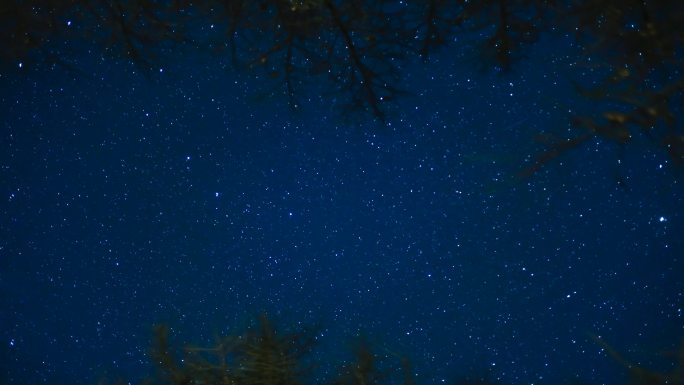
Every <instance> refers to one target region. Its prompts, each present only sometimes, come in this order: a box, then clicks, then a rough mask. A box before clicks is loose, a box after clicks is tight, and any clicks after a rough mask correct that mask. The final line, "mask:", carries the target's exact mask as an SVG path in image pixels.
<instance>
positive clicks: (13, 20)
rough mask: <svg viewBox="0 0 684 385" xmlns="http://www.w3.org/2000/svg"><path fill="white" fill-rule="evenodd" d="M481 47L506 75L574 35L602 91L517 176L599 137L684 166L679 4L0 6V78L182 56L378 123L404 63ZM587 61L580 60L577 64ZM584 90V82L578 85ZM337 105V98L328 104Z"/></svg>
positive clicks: (115, 2)
mask: <svg viewBox="0 0 684 385" xmlns="http://www.w3.org/2000/svg"><path fill="white" fill-rule="evenodd" d="M467 34H469V35H468V36H478V37H480V41H478V42H477V46H476V48H477V49H478V50H479V52H480V53H481V54H482V63H483V64H485V65H487V66H490V67H498V68H500V69H502V70H506V69H508V68H510V67H511V66H514V65H516V63H517V61H518V60H520V59H521V57H522V56H523V54H524V53H525V51H526V49H527V47H528V46H529V45H531V44H533V43H534V42H536V41H537V40H538V39H539V38H540V36H544V35H557V36H561V35H563V36H567V35H568V34H571V35H573V36H574V39H575V40H574V41H575V44H579V45H580V46H581V47H582V49H583V55H585V57H591V58H592V63H596V66H597V68H596V71H595V73H599V74H601V78H602V81H601V82H600V84H598V85H596V84H595V79H594V80H592V84H589V85H585V87H582V86H578V92H579V93H580V94H581V95H582V96H584V97H588V98H593V99H596V100H598V101H599V102H600V103H601V104H600V105H602V106H605V108H604V109H603V111H602V112H600V113H598V114H587V115H586V116H577V117H576V118H575V119H574V124H575V125H576V126H577V127H578V130H577V133H576V135H574V136H570V137H564V138H552V139H550V140H549V141H548V143H546V146H547V150H546V151H545V152H543V153H542V154H540V155H539V156H538V157H537V159H536V160H535V161H534V162H532V163H531V164H530V166H529V167H528V168H527V169H526V170H524V171H523V174H531V173H533V172H534V171H536V170H537V169H538V168H539V167H541V166H542V165H543V164H544V163H546V162H548V161H549V160H551V159H554V158H555V157H556V156H557V155H558V154H561V153H563V152H564V151H567V150H568V149H571V148H573V147H576V146H579V145H581V144H583V143H585V142H587V141H589V140H591V139H593V138H596V137H600V138H602V139H606V140H609V141H612V142H615V143H618V144H621V145H622V144H627V143H629V141H630V139H631V138H632V137H633V136H634V135H641V134H643V135H647V136H648V137H650V138H652V140H653V142H654V143H656V144H657V145H658V146H661V147H662V148H664V149H665V150H666V151H667V152H668V153H669V155H670V158H671V160H672V163H673V164H675V165H677V166H684V129H682V123H681V117H680V116H679V115H681V112H682V107H683V106H682V104H683V98H682V94H683V91H684V74H683V73H682V70H683V68H682V67H683V65H684V50H683V49H684V2H683V1H681V0H470V1H468V0H403V1H386V0H260V1H252V0H205V1H189V0H175V1H164V0H32V1H31V0H29V1H22V0H7V1H3V2H2V5H0V41H1V42H2V46H1V48H0V58H1V60H2V62H3V64H4V65H5V66H7V65H9V66H17V65H19V63H21V65H22V66H31V65H39V64H50V65H57V64H61V65H65V66H73V64H71V62H70V58H69V57H67V56H65V52H66V50H65V49H64V46H65V43H74V42H82V41H87V42H90V41H95V42H97V43H98V44H97V47H99V48H101V50H102V51H101V52H100V53H98V54H103V53H104V54H109V55H113V56H117V57H123V58H125V59H127V60H130V61H131V62H133V63H135V64H136V65H138V66H139V67H140V68H141V69H142V70H146V69H150V68H152V67H153V66H154V64H155V63H157V62H158V61H159V60H164V59H169V57H170V56H171V54H172V53H173V52H176V51H175V50H177V49H180V48H181V47H186V48H187V47H190V48H192V49H196V50H204V51H209V52H214V53H216V54H218V55H227V57H229V58H230V60H231V61H232V63H233V64H234V66H235V67H236V68H242V69H249V70H253V71H259V72H260V73H262V74H265V75H267V76H268V77H269V78H271V79H273V80H275V81H278V82H280V83H279V84H281V85H282V89H283V91H284V93H285V94H286V95H287V98H288V99H289V101H290V104H291V106H292V107H294V108H298V107H299V106H300V105H301V102H299V101H298V99H297V96H298V93H299V91H300V90H301V88H302V87H303V86H305V85H306V84H311V83H312V82H316V83H321V81H320V80H323V82H322V83H323V84H327V85H328V89H329V90H330V93H331V94H332V95H334V97H335V98H336V99H337V100H341V101H343V102H344V103H345V111H351V112H353V113H355V114H357V115H358V114H361V115H363V114H365V113H369V114H371V116H373V117H375V118H377V119H379V120H381V121H384V120H385V118H386V114H387V111H388V107H390V106H391V105H392V103H393V102H394V101H395V100H396V99H397V98H398V97H400V96H401V95H402V94H403V93H404V92H406V91H409V90H403V89H401V87H400V84H401V77H402V73H401V69H402V64H403V63H406V61H407V60H411V59H412V58H415V57H422V58H423V59H424V60H429V58H430V55H431V54H432V53H434V52H435V51H437V50H444V49H472V48H473V47H463V46H460V47H459V46H457V43H454V41H455V38H456V37H459V36H462V35H467ZM580 59H581V58H578V60H580ZM582 80H583V79H577V82H578V84H580V85H581V84H582ZM331 97H333V96H331Z"/></svg>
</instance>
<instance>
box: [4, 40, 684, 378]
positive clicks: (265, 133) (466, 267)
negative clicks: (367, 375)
mask: <svg viewBox="0 0 684 385" xmlns="http://www.w3.org/2000/svg"><path fill="white" fill-rule="evenodd" d="M556 43H557V42H554V41H545V42H544V41H542V42H540V43H538V44H537V45H535V46H534V47H532V48H530V49H529V51H528V52H527V55H526V56H527V58H525V59H524V60H522V61H520V62H518V63H516V65H515V66H514V67H513V69H512V70H511V71H510V72H507V73H500V72H498V71H496V70H482V69H481V68H478V66H477V65H474V64H473V62H474V59H473V57H472V55H470V53H469V52H467V51H466V52H462V51H463V50H459V49H458V46H452V47H450V48H448V49H446V50H444V51H442V52H440V53H438V54H436V55H435V56H433V57H432V58H431V61H430V62H429V63H423V62H422V61H418V60H416V61H415V62H412V61H409V62H407V63H405V64H403V65H402V67H401V70H402V87H403V88H404V89H406V90H408V91H410V93H411V94H410V95H407V96H406V97H405V98H403V99H401V100H399V101H398V103H397V105H396V106H395V108H394V109H393V110H392V112H391V113H390V114H389V115H388V116H389V117H388V120H387V125H385V126H383V125H380V124H378V123H377V122H374V121H373V120H372V119H369V118H361V119H355V120H356V121H355V122H352V123H349V122H347V119H345V116H341V115H342V113H341V112H340V110H339V106H338V103H337V102H336V99H335V97H334V95H333V96H331V95H329V94H326V93H323V92H319V90H318V89H317V88H316V86H315V85H312V86H309V87H308V88H307V87H304V88H303V89H302V91H301V92H302V94H301V95H300V96H301V101H302V103H301V104H302V105H301V108H299V109H297V110H296V111H292V110H291V109H290V108H289V106H288V103H287V99H286V98H285V97H284V96H283V95H282V92H280V91H278V90H276V91H273V90H272V88H269V87H271V86H272V84H271V83H272V82H270V81H269V79H268V78H267V77H264V76H260V75H258V74H257V75H255V74H253V73H249V72H241V71H235V70H233V69H231V68H230V67H228V66H226V64H225V63H223V62H222V61H221V60H217V59H216V58H213V57H208V56H202V55H178V57H174V58H173V60H168V61H164V62H163V63H161V64H159V65H158V68H155V71H154V73H153V74H152V75H151V76H144V75H143V74H141V73H140V71H139V70H138V69H137V68H136V67H135V66H132V65H130V64H129V63H125V62H124V61H122V60H115V59H111V58H102V57H101V56H99V55H96V54H93V53H89V52H87V51H86V52H82V53H81V54H80V56H77V57H75V58H74V63H75V64H76V67H77V68H78V69H79V70H78V71H72V70H69V69H65V68H62V67H60V66H40V65H37V66H33V67H31V66H28V65H22V66H21V67H19V65H18V64H17V65H15V66H12V67H11V68H8V67H3V69H2V73H1V74H0V75H1V76H0V101H1V103H0V108H1V112H0V115H1V116H3V119H2V123H1V124H2V130H1V132H0V189H1V191H0V343H1V344H2V348H1V350H0V351H1V352H2V357H1V361H2V362H1V363H0V368H2V369H1V370H0V372H1V373H0V375H1V376H2V377H1V378H2V381H3V383H7V384H23V383H51V384H59V383H74V384H85V383H93V382H95V381H97V380H98V379H100V378H103V377H108V378H117V377H123V378H127V379H130V381H132V382H133V383H136V381H139V379H140V378H142V377H143V376H144V375H146V374H150V373H151V371H152V369H151V366H150V363H149V359H148V351H149V346H150V341H151V338H152V325H154V324H155V323H167V324H168V325H170V326H171V328H172V331H173V333H174V338H175V340H176V341H178V343H179V344H181V343H183V342H194V343H198V344H202V343H207V344H208V343H210V342H211V341H212V336H213V335H214V334H215V333H217V332H219V333H231V332H240V331H242V330H243V329H244V327H245V325H247V324H249V322H250V320H251V319H253V318H254V316H255V315H256V314H259V313H260V312H262V311H265V312H267V313H268V314H270V315H271V316H272V317H273V318H274V319H275V320H277V321H278V323H279V324H281V325H284V326H288V325H290V326H292V325H294V326H295V327H296V326H297V325H307V324H316V325H319V329H320V330H319V332H318V340H319V345H318V347H317V348H316V349H315V350H314V356H313V359H314V360H318V361H320V362H322V363H323V365H322V366H321V367H322V368H324V370H323V372H324V373H320V374H319V376H320V379H318V380H316V381H315V382H321V383H324V381H325V379H326V378H328V377H326V376H329V375H331V374H332V372H333V371H334V368H335V367H337V366H339V365H340V364H341V362H342V361H343V360H344V359H347V358H349V355H350V353H349V352H350V346H351V341H353V338H354V337H355V336H357V335H359V334H361V333H363V334H365V335H368V336H369V338H370V339H371V341H373V342H374V344H375V346H376V348H377V350H378V351H379V352H381V353H382V352H395V353H397V354H402V355H405V356H407V357H408V358H410V359H411V361H412V363H413V366H414V368H415V372H416V376H417V384H421V385H433V384H441V383H448V384H453V383H454V381H455V379H457V378H459V377H460V376H463V375H467V374H470V373H483V372H486V371H490V372H491V373H492V377H494V378H497V379H500V380H501V381H502V383H504V384H538V383H539V384H543V383H548V384H550V383H569V380H570V379H571V378H573V377H575V376H578V377H580V378H582V379H585V380H586V381H587V383H593V384H602V383H615V379H616V378H620V377H619V376H621V375H622V373H623V370H621V368H620V367H619V365H618V364H616V363H615V362H613V361H611V359H610V358H609V357H608V355H607V354H606V353H605V351H603V350H602V349H601V347H600V346H599V345H598V344H597V343H596V342H595V341H594V340H593V339H592V337H591V336H592V335H596V336H600V337H601V338H602V339H604V340H605V341H606V342H608V343H609V344H611V345H613V346H614V347H615V348H616V349H617V350H619V351H621V352H624V353H625V355H626V356H627V357H629V358H630V359H633V360H635V361H637V360H639V362H642V363H645V364H653V365H659V364H662V363H661V362H660V361H661V359H662V356H661V355H660V354H658V352H663V351H668V350H672V349H674V348H675V347H676V346H677V344H678V342H679V340H680V337H681V335H682V332H683V331H684V330H683V329H684V316H683V314H682V312H683V310H682V308H683V306H684V280H682V279H681V276H682V274H681V272H682V271H684V260H683V258H682V256H683V255H684V254H683V251H684V238H683V237H682V234H684V215H683V211H682V207H683V200H684V194H683V193H684V188H683V186H682V183H681V180H682V175H681V172H678V171H676V170H673V168H672V166H671V165H670V163H669V160H668V158H667V155H666V154H665V153H664V152H663V151H661V150H660V149H658V148H656V147H654V146H653V145H652V143H651V142H649V141H648V139H647V138H640V137H636V138H635V139H634V141H633V143H630V144H629V145H628V146H625V147H624V148H619V147H618V146H616V145H615V144H612V143H608V142H606V141H601V140H598V139H597V140H593V141H591V142H590V143H589V144H588V145H586V146H583V147H580V148H577V149H574V150H572V151H569V152H568V153H566V154H563V155H562V156H561V157H560V158H559V159H558V160H557V161H554V162H552V163H550V164H548V165H546V166H545V167H544V168H542V169H541V170H540V171H539V172H538V173H537V174H535V175H533V176H532V177H529V178H526V179H522V180H519V179H515V178H512V176H513V175H514V174H515V173H516V172H517V171H519V170H520V169H521V168H523V167H524V166H525V164H526V163H525V162H529V160H530V159H531V157H533V156H534V155H535V154H536V153H538V152H539V151H540V150H541V149H542V147H541V146H540V145H539V143H538V142H535V137H537V136H538V134H539V133H540V132H547V131H550V132H556V133H561V134H562V133H568V132H572V130H574V128H572V127H571V125H570V124H569V121H570V118H571V117H572V116H573V114H576V113H579V112H581V111H583V109H591V108H592V105H591V103H590V102H588V101H586V100H583V99H581V98H579V97H578V96H577V95H576V93H575V90H574V88H573V83H572V81H573V80H574V79H577V78H582V77H583V76H585V77H586V76H587V75H589V77H591V74H587V73H586V68H583V67H582V66H579V65H577V58H576V55H575V53H574V52H569V51H572V50H571V49H568V48H562V47H564V45H559V44H556Z"/></svg>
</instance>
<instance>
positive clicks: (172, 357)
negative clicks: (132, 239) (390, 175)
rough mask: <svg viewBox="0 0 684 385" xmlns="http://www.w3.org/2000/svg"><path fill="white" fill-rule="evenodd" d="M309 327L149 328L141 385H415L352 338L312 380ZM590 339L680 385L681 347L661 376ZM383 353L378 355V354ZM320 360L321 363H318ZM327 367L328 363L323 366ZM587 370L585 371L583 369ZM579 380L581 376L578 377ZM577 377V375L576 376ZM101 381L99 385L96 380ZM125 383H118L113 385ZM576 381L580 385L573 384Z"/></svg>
mask: <svg viewBox="0 0 684 385" xmlns="http://www.w3.org/2000/svg"><path fill="white" fill-rule="evenodd" d="M315 335H316V333H315V329H300V330H293V331H288V332H284V331H283V330H278V329H277V328H276V327H274V326H273V324H272V322H271V321H270V320H269V318H268V317H267V316H266V315H262V316H261V317H260V318H259V321H258V323H256V324H255V325H254V326H253V327H251V328H249V329H248V330H247V331H246V332H244V333H242V334H234V335H228V336H216V338H215V343H214V345H212V346H210V347H200V346H196V345H186V346H185V347H183V348H182V349H180V350H179V349H178V347H175V346H174V345H173V344H172V343H171V342H170V335H169V330H168V327H166V326H163V325H160V326H158V327H156V329H155V336H154V340H153V344H152V348H151V352H150V353H151V354H150V358H151V360H152V362H153V364H154V366H155V369H156V373H155V374H153V375H151V376H149V377H148V378H146V380H145V381H144V382H143V383H144V384H148V385H152V384H166V385H191V384H207V385H209V384H212V385H306V384H311V383H320V382H322V383H324V384H325V383H327V384H330V385H416V383H417V381H416V379H417V377H416V374H415V373H414V372H413V369H412V367H411V362H410V360H409V359H408V358H407V357H405V356H401V355H399V354H397V353H392V352H389V351H387V349H380V348H378V347H377V346H373V345H371V344H370V343H368V341H367V340H366V339H364V338H359V339H357V341H356V343H355V344H354V346H353V349H352V358H351V360H350V361H348V362H346V363H339V365H337V370H336V371H335V372H334V373H333V374H332V377H331V378H326V379H320V378H318V379H316V380H314V381H312V377H317V376H315V375H314V372H315V367H316V365H319V364H321V363H323V362H325V361H326V358H325V357H321V356H320V355H319V357H318V358H316V359H315V360H314V361H312V360H311V358H312V357H311V353H313V352H314V350H315V343H316V337H315ZM592 339H594V341H595V342H596V343H597V344H598V345H600V346H601V348H602V349H604V351H605V352H606V354H607V355H608V356H609V357H611V358H612V359H613V360H614V361H615V362H616V363H617V364H619V365H620V366H622V367H623V368H624V370H625V371H626V374H627V376H628V381H629V383H630V384H633V385H661V384H662V385H665V384H673V385H680V384H683V383H684V344H682V345H681V347H680V348H679V349H678V350H676V351H669V352H665V353H664V356H666V358H667V360H668V362H672V363H673V365H672V366H671V369H670V370H668V371H667V372H661V371H656V370H652V369H650V368H647V367H645V366H643V365H640V364H638V363H635V362H632V361H630V360H629V359H628V358H626V357H625V356H623V355H622V354H621V353H620V352H618V351H617V350H616V349H614V348H613V347H611V346H610V345H608V344H607V343H606V342H605V341H603V340H601V339H599V338H598V337H595V336H592ZM383 350H384V351H385V352H384V353H382V352H381V351H383ZM322 361H323V362H322ZM327 363H328V364H330V362H327ZM589 369H590V368H589ZM579 375H580V376H581V375H582V374H581V373H579ZM494 376H495V374H494V373H491V372H484V373H480V374H475V375H473V374H470V375H467V376H465V377H461V378H460V379H456V380H455V381H453V382H452V381H450V383H453V384H456V385H495V384H500V382H499V381H496V380H494V379H493V377H494ZM577 378H581V377H577ZM100 383H103V382H100ZM124 383H130V382H126V381H119V382H118V383H117V384H124ZM574 383H582V382H574Z"/></svg>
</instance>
